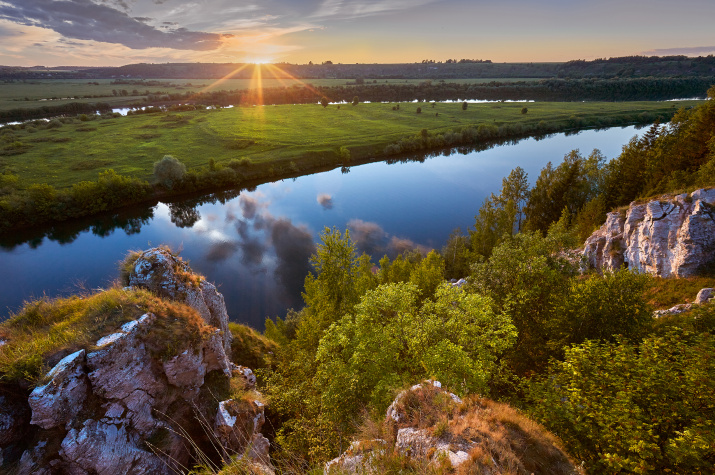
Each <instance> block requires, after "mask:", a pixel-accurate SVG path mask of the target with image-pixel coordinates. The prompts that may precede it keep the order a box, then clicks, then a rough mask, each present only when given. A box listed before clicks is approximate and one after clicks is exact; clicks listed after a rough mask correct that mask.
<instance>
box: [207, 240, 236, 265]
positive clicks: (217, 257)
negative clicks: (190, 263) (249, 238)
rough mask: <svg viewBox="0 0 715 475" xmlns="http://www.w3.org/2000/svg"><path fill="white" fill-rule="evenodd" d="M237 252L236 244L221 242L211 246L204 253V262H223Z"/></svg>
mask: <svg viewBox="0 0 715 475" xmlns="http://www.w3.org/2000/svg"><path fill="white" fill-rule="evenodd" d="M236 251H238V244H236V243H235V242H230V241H222V242H217V243H214V244H211V245H210V246H209V250H208V252H207V253H206V260H207V261H210V262H220V261H225V260H226V259H228V258H229V257H231V256H233V255H234V254H235V253H236Z"/></svg>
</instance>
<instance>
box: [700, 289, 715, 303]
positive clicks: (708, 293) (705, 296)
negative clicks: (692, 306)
mask: <svg viewBox="0 0 715 475" xmlns="http://www.w3.org/2000/svg"><path fill="white" fill-rule="evenodd" d="M713 297H715V289H713V288H705V289H701V290H700V292H698V295H697V297H695V303H696V304H698V305H700V304H704V303H707V302H708V301H709V300H710V299H711V298H713Z"/></svg>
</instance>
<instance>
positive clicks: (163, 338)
mask: <svg viewBox="0 0 715 475" xmlns="http://www.w3.org/2000/svg"><path fill="white" fill-rule="evenodd" d="M129 280H130V285H131V286H130V287H129V288H125V289H124V290H123V292H126V293H131V292H137V290H135V288H136V287H144V288H148V289H150V290H152V291H154V292H155V293H156V294H158V295H161V296H163V297H166V298H171V299H173V300H174V302H168V301H167V302H166V304H163V302H164V301H161V300H159V299H156V298H155V297H151V298H154V299H155V300H157V301H159V302H160V305H159V306H158V307H157V308H158V310H154V313H145V314H143V315H141V316H140V317H139V318H136V319H133V320H131V321H128V322H126V323H124V324H122V325H121V326H120V327H119V328H114V329H112V330H111V331H109V332H107V334H106V335H105V336H103V337H101V338H100V339H99V340H97V341H96V342H94V344H90V345H85V346H86V347H85V348H81V349H79V350H77V351H74V352H72V353H70V354H68V355H66V356H64V357H63V358H62V359H61V360H60V361H59V362H57V363H56V364H55V365H54V367H53V368H52V369H51V370H50V371H49V372H47V374H46V375H45V376H44V377H43V378H41V380H40V381H39V384H37V385H36V386H35V387H34V388H33V389H32V390H31V391H29V389H27V390H25V391H26V392H25V395H26V394H27V392H29V396H26V397H24V398H23V397H21V395H22V394H23V388H24V387H26V386H23V384H22V382H8V383H7V384H5V385H4V386H3V390H4V391H3V393H4V394H6V395H5V396H3V397H0V426H1V427H0V428H1V429H3V430H2V431H0V432H2V436H1V437H0V448H1V449H2V451H0V471H4V470H10V469H13V470H15V471H16V472H17V473H19V474H42V475H49V474H55V473H69V474H98V475H105V474H106V475H109V474H112V475H113V474H117V473H122V474H137V475H141V474H169V473H176V472H185V471H187V470H188V469H190V468H191V467H192V466H193V465H194V464H195V463H196V462H197V461H201V462H204V463H206V462H207V461H211V462H212V463H214V464H216V466H220V465H221V464H223V463H235V461H236V459H237V458H238V459H243V460H244V461H245V463H244V466H246V467H250V470H251V472H252V473H273V469H272V467H271V465H270V459H269V456H268V449H269V443H268V440H267V439H266V438H265V437H263V435H262V434H261V432H260V431H261V427H262V425H263V421H264V414H263V411H264V405H263V403H262V402H261V399H262V397H261V395H260V393H258V392H256V391H255V383H256V380H255V376H254V375H253V373H252V371H251V370H250V369H248V368H245V367H242V366H238V365H236V364H234V363H232V362H231V361H230V359H229V354H228V353H227V349H228V350H229V351H230V333H229V332H228V315H227V313H226V308H225V305H224V303H223V296H222V295H221V294H220V293H218V292H217V291H216V288H215V287H214V286H213V285H212V284H210V283H208V282H206V281H205V279H203V278H201V277H200V276H197V275H195V274H193V273H192V272H191V270H190V269H189V267H188V265H186V264H185V263H183V262H182V261H181V260H180V259H178V258H177V257H176V256H174V255H173V254H171V252H169V251H168V250H167V249H151V250H149V251H146V252H143V253H141V254H140V255H139V256H138V258H137V259H136V261H135V262H134V263H133V271H132V273H131V275H130V276H129ZM118 292H122V290H121V289H120V290H118ZM139 292H141V291H139ZM146 295H150V294H146ZM77 300H83V299H77ZM87 300H90V299H87ZM176 301H178V302H183V303H184V304H186V305H184V304H182V303H176ZM74 302H75V303H76V301H74ZM38 308H40V307H38ZM110 310H111V309H107V311H110ZM12 350H13V341H12V338H9V339H8V340H7V341H6V342H5V343H4V344H3V345H2V346H0V352H3V351H7V352H10V351H12ZM3 356H5V355H3ZM4 379H6V380H7V378H4ZM223 398H226V399H223Z"/></svg>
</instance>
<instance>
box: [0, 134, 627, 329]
mask: <svg viewBox="0 0 715 475" xmlns="http://www.w3.org/2000/svg"><path fill="white" fill-rule="evenodd" d="M634 133H635V129H634V128H632V127H631V128H627V129H619V128H617V129H609V130H606V131H602V132H597V131H588V132H583V133H582V134H580V135H578V136H566V135H564V134H561V135H557V136H552V137H545V138H542V139H541V140H537V139H528V140H524V141H520V142H519V143H518V144H514V145H511V146H504V147H496V146H495V144H487V145H483V146H480V147H478V148H479V149H489V150H484V151H481V152H477V153H475V152H474V151H473V150H474V148H469V147H460V148H457V149H452V150H446V151H441V152H439V153H425V154H421V155H413V156H399V157H394V158H392V159H391V160H390V161H389V163H386V162H381V163H371V164H360V163H355V162H351V164H350V165H351V166H350V168H347V167H343V168H342V169H341V168H337V169H333V170H330V171H326V172H324V173H317V174H314V175H309V176H303V177H298V178H297V179H295V180H285V181H278V182H275V183H267V184H263V185H260V186H258V187H253V188H249V189H242V190H240V189H239V190H230V191H224V192H220V193H212V194H209V195H206V196H196V197H190V198H186V199H183V200H181V201H176V202H171V203H166V204H165V203H154V204H153V205H152V206H146V207H143V208H138V209H132V210H124V211H122V212H120V213H113V214H108V215H106V216H102V217H98V218H92V219H87V220H83V221H77V222H74V223H71V224H65V225H62V226H53V227H48V228H43V229H39V230H34V231H33V232H28V233H16V234H14V235H12V236H4V237H3V238H2V239H1V240H0V246H2V250H0V272H1V273H2V274H3V275H12V276H13V278H12V279H7V280H8V281H7V282H4V285H3V286H1V287H0V308H2V310H3V312H2V314H0V319H1V318H3V317H4V316H6V315H7V314H8V313H9V312H10V311H13V310H15V309H17V308H18V307H19V306H20V305H21V304H22V301H23V300H24V299H27V298H30V297H32V296H39V295H42V294H43V293H47V295H50V296H55V295H61V294H66V293H70V292H74V291H76V288H73V287H72V286H73V283H74V282H79V281H81V282H85V283H86V286H87V288H97V287H105V286H106V285H108V284H109V283H110V282H111V281H112V280H113V279H115V278H116V277H117V271H116V268H117V262H118V261H119V260H121V259H122V257H123V256H124V255H125V254H126V252H127V251H128V250H130V249H146V248H148V247H150V246H156V245H158V244H167V245H169V246H171V247H172V248H174V249H182V254H181V255H182V257H184V258H185V259H187V260H189V261H190V263H191V266H192V267H193V268H194V269H195V270H196V271H197V272H199V273H201V274H203V275H205V276H206V278H207V279H209V280H210V281H212V282H215V283H217V285H218V286H219V289H220V291H221V292H222V293H223V294H224V297H225V299H226V305H227V308H228V311H229V315H230V316H231V318H232V319H233V320H235V321H242V322H247V323H249V324H251V325H253V326H254V327H256V328H259V329H261V328H262V327H263V321H264V318H265V317H266V316H270V317H273V316H277V315H284V314H285V311H286V309H287V308H289V307H294V308H299V307H300V306H301V305H302V301H301V295H300V292H301V290H302V286H303V282H304V279H305V276H306V275H307V273H308V272H309V270H310V266H309V257H310V255H311V254H312V253H313V252H314V250H315V243H316V240H317V239H318V236H319V233H320V232H321V231H322V230H323V228H324V227H325V226H328V227H332V226H335V227H338V228H339V229H345V228H348V229H349V230H350V233H351V236H352V238H353V240H354V241H355V243H356V247H357V248H358V250H359V251H360V252H366V253H368V254H370V255H371V256H373V258H374V260H377V259H379V258H380V257H382V255H384V254H388V255H390V256H393V257H394V256H395V255H397V254H398V253H400V252H403V251H405V250H408V249H414V248H415V247H417V248H419V249H422V250H423V251H427V250H428V249H431V248H440V247H441V246H442V245H443V243H444V242H445V240H446V239H447V237H448V236H449V233H450V232H451V230H453V229H455V228H457V227H461V228H462V229H464V228H466V227H467V226H470V225H472V224H473V222H474V215H475V214H476V213H477V211H478V209H479V206H480V204H481V203H482V201H483V200H484V197H485V196H488V195H489V193H492V192H497V191H498V190H499V188H500V187H501V179H502V178H503V177H504V176H506V175H508V173H509V171H510V170H511V169H512V168H514V167H515V166H517V165H519V166H521V167H523V168H524V169H525V170H526V171H527V173H528V174H529V178H530V181H531V182H532V183H533V181H534V180H535V179H536V177H537V176H538V174H539V172H540V170H541V168H542V167H543V166H544V165H545V164H546V162H548V161H553V162H555V163H556V162H559V161H560V159H561V158H562V157H563V156H564V154H566V153H568V152H569V151H570V150H571V149H574V148H581V149H582V150H590V149H592V148H596V147H597V148H600V149H601V150H602V151H603V152H604V154H605V155H606V156H607V157H609V158H612V157H614V156H616V155H617V154H618V153H619V152H620V148H621V146H622V145H623V144H624V143H627V142H628V140H629V139H630V138H631V137H632V136H633V135H634ZM348 170H349V171H350V173H349V174H346V173H345V171H348ZM8 308H9V310H7V309H8Z"/></svg>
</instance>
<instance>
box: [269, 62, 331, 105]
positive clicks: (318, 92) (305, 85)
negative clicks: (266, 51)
mask: <svg viewBox="0 0 715 475" xmlns="http://www.w3.org/2000/svg"><path fill="white" fill-rule="evenodd" d="M265 66H267V67H269V68H273V69H276V70H278V71H280V72H281V73H283V74H284V75H285V76H287V77H288V79H291V80H293V81H295V82H297V83H298V84H300V85H301V86H303V87H305V88H307V89H308V90H309V91H312V92H314V93H315V94H317V95H318V96H320V98H321V99H323V98H325V99H327V100H328V101H329V102H330V98H329V97H328V96H326V95H325V94H323V93H322V92H320V91H319V90H317V89H316V88H314V87H313V86H312V85H310V84H308V83H307V82H304V81H301V80H300V79H298V78H297V77H295V76H293V75H292V74H290V73H289V72H287V71H285V70H283V69H281V68H279V67H278V66H276V65H275V64H267V65H265Z"/></svg>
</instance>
